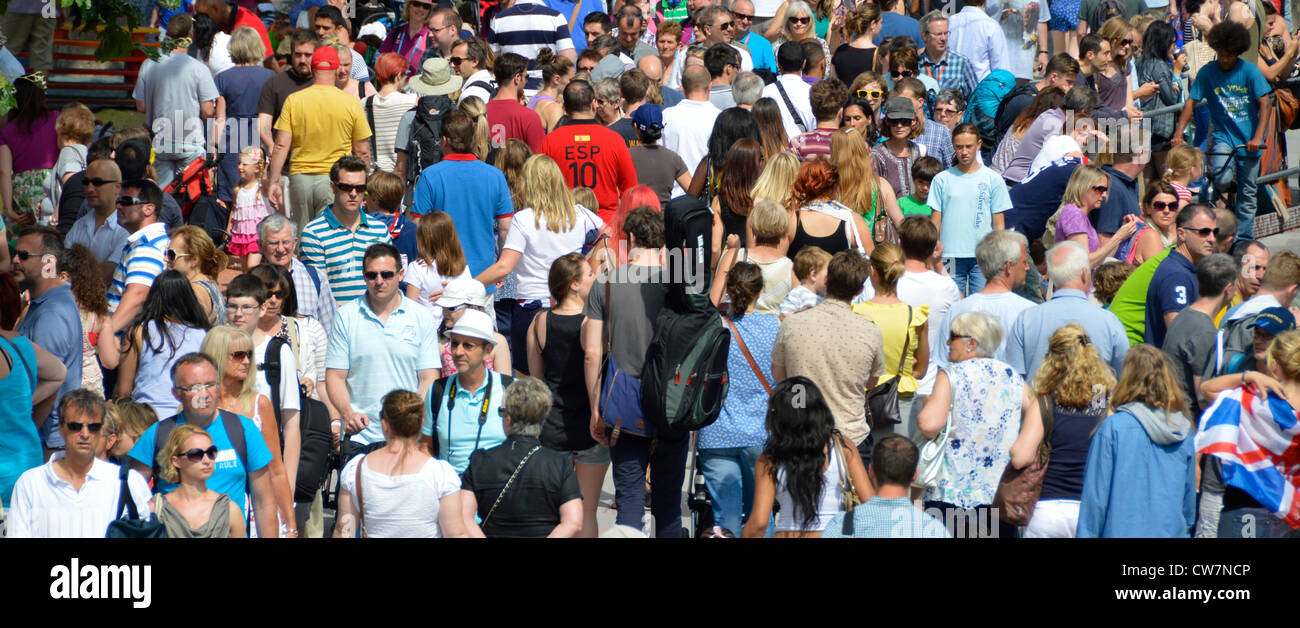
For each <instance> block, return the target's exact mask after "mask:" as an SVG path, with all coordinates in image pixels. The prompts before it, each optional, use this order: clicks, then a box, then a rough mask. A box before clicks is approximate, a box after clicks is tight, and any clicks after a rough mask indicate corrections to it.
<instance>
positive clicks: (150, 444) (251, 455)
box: [129, 413, 271, 510]
mask: <svg viewBox="0 0 1300 628" xmlns="http://www.w3.org/2000/svg"><path fill="white" fill-rule="evenodd" d="M173 418H175V419H176V424H177V425H184V424H186V423H188V422H189V421H186V420H185V415H184V414H183V413H182V414H178V415H176V416H175V417H173ZM239 423H240V425H242V426H243V427H244V449H246V450H247V454H248V460H247V461H244V460H240V459H239V454H237V453H235V447H234V445H231V444H230V438H229V437H227V436H226V423H225V421H222V420H221V416H220V415H218V416H217V417H215V418H213V419H212V423H210V424H208V426H207V427H206V428H204V429H205V430H207V432H208V435H209V436H211V437H212V444H213V445H216V446H217V464H216V468H215V469H214V470H213V472H212V477H210V478H208V488H210V489H212V490H214V491H216V492H218V493H225V494H226V495H228V496H229V497H230V499H231V501H234V502H235V504H236V505H238V506H239V509H240V510H243V509H244V502H245V501H246V499H247V498H246V495H247V491H248V472H249V471H258V470H260V469H262V468H264V467H266V465H268V464H271V450H270V449H267V447H266V441H265V440H263V439H262V431H261V430H259V429H258V428H257V425H255V424H254V423H253V421H252V420H251V419H249V418H247V417H244V416H240V417H239ZM157 434H158V424H157V423H155V424H153V425H151V426H149V429H147V430H145V431H144V434H142V435H141V436H140V439H139V440H137V441H135V447H132V448H131V453H130V454H129V455H130V457H131V459H132V460H135V461H136V462H139V463H140V464H143V465H148V466H149V467H150V468H152V467H153V465H154V436H155V435H157ZM245 465H247V466H245ZM153 482H154V484H153V486H154V490H156V491H157V492H159V493H170V492H172V491H173V490H175V489H176V485H175V484H172V483H171V482H168V481H167V480H164V479H162V478H161V477H159V476H157V475H155V476H154V481H153Z"/></svg>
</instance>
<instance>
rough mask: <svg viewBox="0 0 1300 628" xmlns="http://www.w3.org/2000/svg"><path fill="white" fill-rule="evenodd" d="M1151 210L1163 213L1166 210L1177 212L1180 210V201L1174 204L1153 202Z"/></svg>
mask: <svg viewBox="0 0 1300 628" xmlns="http://www.w3.org/2000/svg"><path fill="white" fill-rule="evenodd" d="M1151 209H1154V210H1156V211H1161V212H1162V211H1166V210H1168V211H1175V210H1177V209H1178V201H1174V202H1172V203H1166V202H1164V201H1152V202H1151Z"/></svg>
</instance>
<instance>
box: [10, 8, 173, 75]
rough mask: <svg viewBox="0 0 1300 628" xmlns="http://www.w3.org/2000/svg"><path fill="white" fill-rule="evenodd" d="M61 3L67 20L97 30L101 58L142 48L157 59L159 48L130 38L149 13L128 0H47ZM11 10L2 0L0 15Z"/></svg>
mask: <svg viewBox="0 0 1300 628" xmlns="http://www.w3.org/2000/svg"><path fill="white" fill-rule="evenodd" d="M46 1H47V2H51V3H53V2H58V3H59V4H60V5H62V7H63V9H64V10H65V11H66V14H67V19H68V22H69V23H71V24H72V27H73V28H75V29H81V30H88V31H91V30H95V29H98V28H101V27H102V28H103V30H102V31H100V32H99V46H98V47H96V48H95V58H96V59H98V60H100V61H114V60H118V59H122V58H124V57H128V56H130V55H131V54H133V53H134V52H136V51H139V52H141V53H143V54H145V55H147V56H149V57H150V58H154V59H156V58H158V54H159V53H158V49H157V48H149V47H145V46H142V45H140V44H139V43H138V42H135V41H133V40H132V38H131V31H132V30H133V29H136V28H139V27H141V26H145V25H146V24H145V23H146V21H147V20H148V18H149V16H148V15H142V14H141V13H140V10H139V9H138V8H136V7H135V6H134V5H132V4H131V3H130V2H128V1H127V0H46ZM158 3H159V4H161V5H163V6H166V7H167V8H169V9H176V8H177V7H179V6H180V4H181V0H159V2H158ZM8 9H9V0H0V14H4V13H5V12H6V11H8Z"/></svg>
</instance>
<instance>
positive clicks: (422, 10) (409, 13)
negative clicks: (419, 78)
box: [379, 0, 433, 74]
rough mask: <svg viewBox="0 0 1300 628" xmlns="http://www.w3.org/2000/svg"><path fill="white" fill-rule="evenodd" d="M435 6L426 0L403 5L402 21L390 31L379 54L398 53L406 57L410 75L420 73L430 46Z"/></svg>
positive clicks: (414, 0)
mask: <svg viewBox="0 0 1300 628" xmlns="http://www.w3.org/2000/svg"><path fill="white" fill-rule="evenodd" d="M432 15H433V4H432V3H429V2H425V0H408V1H407V2H406V3H405V4H404V5H402V21H401V22H399V23H398V24H397V26H394V27H393V29H392V30H390V31H388V37H387V38H386V39H384V43H382V44H380V46H379V53H380V54H383V53H385V52H396V53H397V54H399V55H402V56H403V57H406V61H407V63H408V66H409V67H408V69H407V73H408V74H416V73H418V72H419V71H420V61H421V59H423V58H424V51H425V49H426V48H428V46H429V36H430V35H432V34H433V33H432V31H431V29H430V28H429V18H430V17H431V16H432Z"/></svg>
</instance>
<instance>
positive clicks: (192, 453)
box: [176, 445, 217, 462]
mask: <svg viewBox="0 0 1300 628" xmlns="http://www.w3.org/2000/svg"><path fill="white" fill-rule="evenodd" d="M176 455H177V456H185V457H186V458H189V460H190V462H198V461H200V460H203V457H204V456H207V457H208V458H211V459H212V460H216V459H217V446H216V445H212V446H210V447H208V448H207V449H199V448H198V447H195V448H194V449H191V450H189V451H187V452H185V453H182V454H176Z"/></svg>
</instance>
